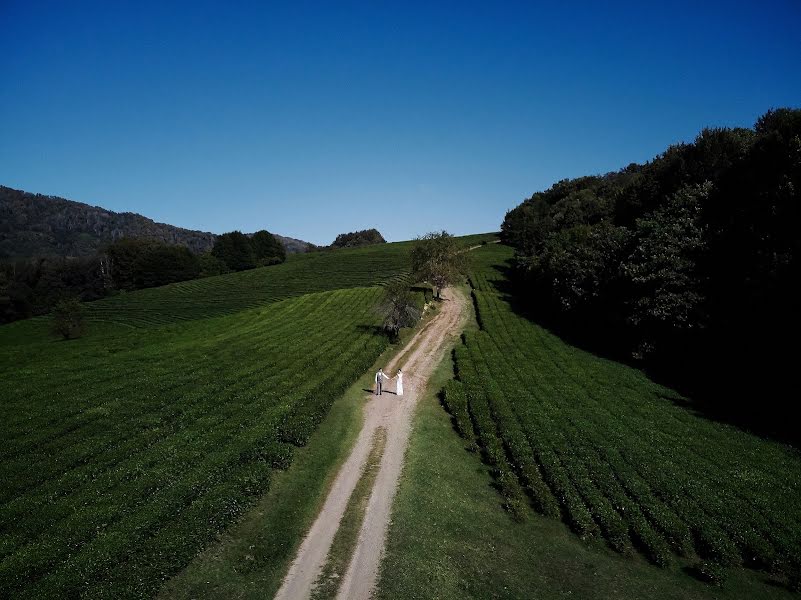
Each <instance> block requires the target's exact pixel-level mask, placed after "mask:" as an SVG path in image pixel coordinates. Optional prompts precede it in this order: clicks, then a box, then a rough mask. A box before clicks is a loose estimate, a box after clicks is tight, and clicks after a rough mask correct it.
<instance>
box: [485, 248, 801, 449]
mask: <svg viewBox="0 0 801 600" xmlns="http://www.w3.org/2000/svg"><path fill="white" fill-rule="evenodd" d="M492 269H493V270H494V271H495V272H496V273H497V274H498V275H500V276H501V277H500V278H498V279H494V280H490V281H488V283H489V285H490V286H491V287H492V288H493V289H494V291H495V292H496V293H498V294H499V295H500V297H501V299H502V300H504V301H505V302H506V303H507V304H508V305H509V306H510V308H511V309H512V312H514V313H515V314H516V315H518V316H520V317H522V318H524V319H526V320H528V321H531V322H532V323H535V324H537V325H538V326H540V327H542V328H543V329H545V330H546V331H548V332H549V333H551V334H553V335H555V336H557V337H558V338H560V339H561V340H562V341H564V342H565V343H567V344H569V345H571V346H574V347H576V348H578V349H580V350H583V351H585V352H589V353H590V354H593V355H595V356H597V357H600V358H604V359H608V360H613V361H615V362H619V363H622V364H625V365H627V366H629V367H632V368H634V369H638V370H640V371H642V372H643V373H645V374H646V375H647V376H648V378H649V379H651V380H652V381H654V382H655V383H657V384H659V385H660V386H663V387H664V388H669V389H666V390H664V391H663V392H662V393H660V394H658V395H659V397H660V398H662V399H663V400H666V401H668V402H671V403H672V404H674V405H676V406H679V407H681V408H683V409H686V410H688V411H690V412H692V413H693V414H694V415H696V416H698V417H701V418H704V419H707V420H709V421H713V422H717V423H725V424H728V425H732V426H734V427H737V428H738V429H741V430H743V431H746V432H748V433H750V434H753V435H756V436H759V437H762V438H766V439H771V440H776V441H779V442H783V443H789V444H791V445H792V446H794V447H795V448H796V449H798V448H799V447H801V430H798V428H797V427H795V426H794V425H793V424H792V423H793V421H792V420H787V419H781V418H777V417H776V414H775V412H774V410H773V409H767V408H765V409H764V410H760V409H757V406H756V405H758V404H759V402H758V401H757V402H756V403H755V399H759V398H762V400H763V401H765V400H768V399H771V398H790V397H794V396H795V394H796V393H797V390H792V389H784V388H782V387H781V386H778V385H773V386H771V385H770V382H768V383H765V384H764V385H763V386H762V387H755V386H754V385H749V384H746V383H745V377H743V372H742V371H741V370H740V369H739V368H737V367H734V366H732V365H731V364H728V363H727V364H722V363H723V362H724V361H723V358H722V357H718V356H715V355H712V356H707V355H704V353H703V352H701V351H699V350H698V348H696V347H688V348H687V352H686V353H677V356H678V357H679V359H680V360H679V362H676V360H675V359H674V360H670V361H665V362H663V363H662V364H659V363H656V362H645V361H643V360H637V359H635V358H634V357H633V355H632V353H631V348H632V347H633V346H634V342H633V340H631V339H628V338H627V337H626V336H625V335H621V332H620V330H619V328H616V327H613V326H611V325H604V324H599V323H597V322H593V321H589V320H588V319H586V318H585V319H581V318H580V317H579V318H575V317H572V316H571V317H566V316H565V315H564V314H561V313H558V312H557V311H556V310H554V309H552V308H551V307H549V306H547V305H546V304H545V303H539V304H538V303H535V302H532V301H530V300H527V299H525V294H526V293H527V292H526V291H525V290H523V289H522V288H520V287H519V286H518V285H516V284H515V276H514V270H513V263H512V261H511V260H507V261H505V262H504V264H501V265H493V266H492ZM690 346H693V344H690ZM746 367H747V365H746ZM672 390H675V392H673V391H672ZM774 404H775V403H774ZM772 406H773V404H772ZM763 408H764V407H763ZM775 408H776V406H774V409H775Z"/></svg>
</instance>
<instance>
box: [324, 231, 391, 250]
mask: <svg viewBox="0 0 801 600" xmlns="http://www.w3.org/2000/svg"><path fill="white" fill-rule="evenodd" d="M386 243H387V240H385V239H384V236H383V235H381V233H380V232H379V231H378V230H377V229H363V230H361V231H351V232H350V233H340V234H339V235H338V236H337V237H336V239H335V240H334V241H333V243H332V244H331V248H358V247H359V246H370V245H372V244H386Z"/></svg>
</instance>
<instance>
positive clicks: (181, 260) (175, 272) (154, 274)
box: [135, 244, 200, 288]
mask: <svg viewBox="0 0 801 600" xmlns="http://www.w3.org/2000/svg"><path fill="white" fill-rule="evenodd" d="M135 274H136V275H135V282H136V287H137V288H148V287H157V286H160V285H167V284H168V283H175V282H178V281H186V280H187V279H195V278H196V277H198V276H199V275H200V259H199V258H198V257H197V256H195V255H194V254H192V252H191V251H190V250H189V248H185V247H184V246H167V245H166V244H154V245H152V246H151V247H149V248H148V249H147V251H146V252H144V253H143V254H142V255H141V256H140V257H139V259H138V260H137V261H136V268H135Z"/></svg>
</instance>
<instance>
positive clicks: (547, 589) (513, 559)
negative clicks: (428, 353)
mask: <svg viewBox="0 0 801 600" xmlns="http://www.w3.org/2000/svg"><path fill="white" fill-rule="evenodd" d="M452 375H453V371H452V365H451V361H450V360H446V361H445V362H443V363H442V365H440V368H439V369H438V371H437V373H436V374H435V376H434V377H433V378H432V382H431V389H430V390H429V393H427V394H426V395H425V396H423V397H422V398H421V400H420V406H419V408H418V411H417V414H416V416H415V421H414V429H413V432H412V437H411V440H410V445H409V450H408V453H407V459H406V465H405V467H404V471H403V475H402V478H401V483H400V488H399V490H398V495H397V497H396V501H395V505H394V507H393V515H392V524H391V526H390V530H389V536H388V547H387V555H386V558H385V560H384V563H383V565H382V569H381V578H380V581H379V585H378V591H377V594H376V598H378V599H386V600H411V599H420V600H423V599H430V598H437V599H439V600H451V599H452V600H465V599H470V598H474V599H476V600H484V599H486V598H509V599H511V598H516V599H528V598H538V599H543V600H547V599H551V598H553V599H557V598H558V599H563V598H582V599H598V600H606V599H608V600H622V599H629V600H634V599H642V600H653V599H654V598H658V599H660V600H661V599H665V600H701V599H715V598H720V599H731V600H735V599H737V600H740V599H744V598H748V599H754V600H756V599H760V598H792V597H794V596H793V595H792V594H790V593H789V592H787V591H786V590H784V589H783V588H780V587H776V586H774V585H771V583H770V582H768V581H765V579H764V577H762V576H761V575H759V574H755V573H753V572H749V571H745V570H739V571H735V572H733V573H732V574H731V575H730V576H729V578H728V579H727V581H726V583H725V584H724V586H723V587H722V588H717V587H711V586H709V585H706V584H704V583H701V582H699V581H697V580H695V579H694V578H692V577H690V576H689V575H688V574H687V573H686V572H685V571H684V570H683V566H682V565H680V564H674V565H673V566H671V567H669V568H666V569H657V568H655V567H653V566H652V565H650V564H649V563H647V562H646V561H645V560H644V559H642V558H640V557H638V556H636V555H634V556H621V555H619V554H617V553H615V552H614V551H612V550H610V549H608V548H607V547H605V546H604V545H603V544H600V543H598V542H597V541H592V540H588V541H582V540H580V539H579V538H578V537H577V536H575V535H574V534H573V533H572V532H571V531H570V530H569V529H568V528H567V527H566V526H565V525H564V524H562V523H561V522H559V521H558V520H555V519H550V518H546V517H542V516H540V515H537V514H533V513H532V514H531V515H529V516H528V517H527V518H526V519H525V520H524V521H523V522H518V521H515V520H514V519H513V518H512V517H511V515H510V514H509V513H508V512H506V511H504V510H502V508H501V506H500V499H499V496H498V492H497V490H496V489H495V488H494V487H493V485H494V480H493V478H492V475H491V473H490V470H489V469H488V468H487V466H486V465H485V464H484V463H483V462H482V461H481V458H480V456H479V455H478V454H477V453H475V452H468V451H466V450H465V445H466V444H465V441H464V440H463V439H461V438H460V437H459V436H457V435H456V434H455V433H454V430H453V426H452V423H451V419H450V417H449V416H448V414H447V413H446V412H445V411H444V410H443V409H442V407H441V405H440V403H439V401H438V399H437V398H436V395H435V394H434V392H433V391H432V390H436V389H439V388H440V387H442V386H443V385H444V384H445V383H446V382H447V381H448V380H449V379H450V378H451V377H452Z"/></svg>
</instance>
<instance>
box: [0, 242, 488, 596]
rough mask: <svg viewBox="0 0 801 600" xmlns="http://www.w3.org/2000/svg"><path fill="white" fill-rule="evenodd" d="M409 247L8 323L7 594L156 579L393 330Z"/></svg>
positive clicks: (244, 498)
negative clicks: (382, 321) (73, 323)
mask: <svg viewBox="0 0 801 600" xmlns="http://www.w3.org/2000/svg"><path fill="white" fill-rule="evenodd" d="M484 239H486V237H481V236H472V237H467V238H463V242H462V243H464V244H465V245H473V244H476V243H480V242H481V241H482V240H484ZM408 250H409V244H408V243H405V244H403V243H402V244H386V245H381V246H380V247H369V248H361V249H355V250H340V251H335V252H324V253H318V254H309V255H302V256H296V257H292V258H291V259H290V260H289V261H288V262H287V263H286V264H284V265H278V266H274V267H265V268H262V269H256V270H253V271H247V272H242V273H235V274H230V275H223V276H219V277H211V278H207V279H202V280H196V281H192V282H186V283H183V284H176V285H170V286H165V287H162V288H154V289H149V290H142V291H138V292H131V293H126V294H120V295H118V296H115V297H113V298H109V299H106V300H102V301H98V302H95V303H92V304H88V305H86V310H87V312H88V316H89V321H90V323H89V331H88V334H87V335H86V336H85V337H84V338H81V339H78V340H72V341H69V342H62V341H56V340H54V339H53V338H51V337H50V336H49V335H48V334H47V324H48V321H47V319H46V318H38V319H31V320H28V321H21V322H17V323H12V324H10V325H6V326H3V327H0V397H2V398H3V402H2V403H0V420H1V421H2V425H0V460H1V461H2V462H1V463H0V464H1V465H2V466H1V467H0V469H1V470H0V479H2V481H3V486H2V489H0V589H2V590H3V594H4V595H8V596H10V597H16V598H41V597H74V596H77V595H83V596H86V597H113V598H134V597H148V596H152V595H153V594H154V593H155V591H156V590H157V589H158V587H159V586H160V585H161V583H162V582H163V581H164V580H165V579H166V578H168V577H169V576H170V575H172V574H174V573H175V572H177V571H178V570H180V569H181V568H182V567H183V566H184V565H185V564H187V563H188V562H189V560H190V559H191V558H192V557H193V556H195V555H196V554H197V552H198V551H199V550H200V549H202V548H203V547H204V545H205V544H207V543H208V541H209V540H211V539H213V538H214V536H216V535H217V534H218V533H219V532H221V531H223V530H224V529H225V528H226V527H227V526H228V525H229V524H230V523H231V522H232V521H234V520H235V519H236V518H237V517H238V516H239V515H241V514H242V513H243V512H244V511H245V510H246V509H247V508H248V507H250V506H251V505H252V504H253V502H254V501H255V499H256V498H258V497H259V496H260V495H262V494H263V493H264V492H265V490H267V489H268V487H269V485H270V480H271V478H272V474H273V473H274V471H275V470H276V469H284V468H286V467H287V466H288V465H289V464H290V463H291V462H292V458H293V448H295V447H297V446H301V445H303V444H305V443H306V440H307V439H308V437H309V435H311V433H312V432H313V431H314V430H315V428H316V427H317V424H318V423H319V422H320V421H321V420H322V418H323V417H324V416H325V415H326V413H327V411H328V409H329V407H330V406H331V403H332V402H333V401H334V400H335V399H336V398H337V397H338V396H339V395H341V394H342V392H343V391H344V390H345V389H346V388H347V387H348V386H349V385H351V384H352V383H353V382H355V381H356V380H357V379H358V377H359V376H360V375H361V374H362V373H364V371H365V370H366V369H368V368H369V367H370V366H371V365H372V364H373V363H374V361H375V360H376V358H377V357H378V356H379V354H381V352H382V351H383V350H384V349H385V348H386V347H387V344H388V342H387V339H386V338H385V337H384V336H383V335H380V334H378V333H377V328H376V325H377V321H378V317H377V315H376V313H375V312H374V310H373V307H374V306H375V304H376V303H377V301H378V299H379V297H380V294H381V290H380V287H378V284H380V283H382V282H383V281H386V280H387V279H389V278H392V277H403V276H408V275H407V274H408Z"/></svg>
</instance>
